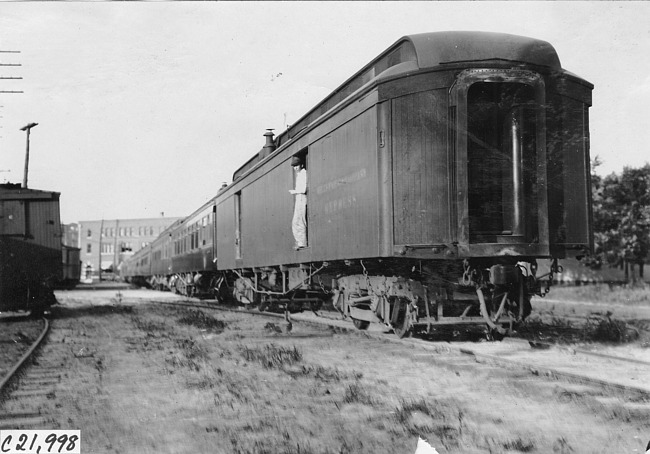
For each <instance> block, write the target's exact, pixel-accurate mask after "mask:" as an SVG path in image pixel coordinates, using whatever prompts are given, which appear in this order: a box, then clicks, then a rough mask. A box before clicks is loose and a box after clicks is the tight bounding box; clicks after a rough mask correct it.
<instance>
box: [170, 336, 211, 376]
mask: <svg viewBox="0 0 650 454" xmlns="http://www.w3.org/2000/svg"><path fill="white" fill-rule="evenodd" d="M175 344H176V347H177V348H178V349H179V350H180V351H179V352H172V353H171V354H170V355H169V356H168V357H167V358H166V359H165V362H166V363H167V364H169V365H170V366H172V367H175V368H178V367H181V368H187V369H190V370H193V371H196V372H198V371H200V370H201V367H202V365H203V364H204V363H205V361H206V360H207V359H208V354H207V352H206V350H205V348H203V347H202V346H201V345H199V344H197V343H196V341H195V340H194V339H178V340H176V342H175Z"/></svg>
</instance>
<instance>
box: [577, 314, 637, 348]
mask: <svg viewBox="0 0 650 454" xmlns="http://www.w3.org/2000/svg"><path fill="white" fill-rule="evenodd" d="M587 335H588V336H587V337H588V338H589V340H591V341H594V342H613V343H617V344H624V343H628V342H633V341H635V340H637V339H638V338H639V331H638V330H636V329H634V328H633V327H631V326H630V325H628V324H627V323H626V322H624V321H622V320H616V319H612V318H610V317H606V318H605V319H603V320H600V322H598V323H596V324H591V323H590V324H588V326H587Z"/></svg>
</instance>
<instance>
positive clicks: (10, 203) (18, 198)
mask: <svg viewBox="0 0 650 454" xmlns="http://www.w3.org/2000/svg"><path fill="white" fill-rule="evenodd" d="M61 257H62V252H61V219H60V214H59V193H58V192H49V191H39V190H34V189H23V188H21V187H20V185H13V184H5V185H0V311H16V310H26V311H29V310H31V311H39V312H40V311H42V310H44V309H45V308H47V307H48V306H49V305H51V304H52V303H53V302H54V301H55V300H54V294H53V292H52V289H53V288H54V286H55V285H56V284H57V283H59V282H61V280H62V277H63V276H62V266H61Z"/></svg>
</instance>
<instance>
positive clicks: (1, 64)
mask: <svg viewBox="0 0 650 454" xmlns="http://www.w3.org/2000/svg"><path fill="white" fill-rule="evenodd" d="M19 53H20V51H19V50H0V54H19ZM20 66H22V65H21V64H20V63H0V67H20ZM21 79H22V77H20V76H0V80H21ZM0 93H23V91H22V90H0Z"/></svg>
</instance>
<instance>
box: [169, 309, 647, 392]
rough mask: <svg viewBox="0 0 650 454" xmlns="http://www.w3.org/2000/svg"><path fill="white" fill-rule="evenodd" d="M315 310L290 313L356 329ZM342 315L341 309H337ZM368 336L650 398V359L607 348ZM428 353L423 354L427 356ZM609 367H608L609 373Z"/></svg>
mask: <svg viewBox="0 0 650 454" xmlns="http://www.w3.org/2000/svg"><path fill="white" fill-rule="evenodd" d="M163 304H168V305H175V306H186V307H192V308H205V309H213V310H219V311H229V312H238V313H246V314H251V315H255V316H264V317H272V318H276V319H277V318H284V317H285V316H284V315H283V314H278V313H270V312H259V311H258V310H257V309H251V310H243V311H242V310H241V309H238V308H229V307H224V306H220V305H217V304H211V303H209V302H206V301H202V302H193V301H188V300H186V301H183V302H164V303H163ZM321 314H323V315H321V316H317V315H314V314H312V313H298V314H292V315H291V321H292V322H303V323H311V324H320V325H327V326H330V327H334V328H336V329H337V330H340V331H348V332H357V333H361V332H360V331H359V330H357V329H356V328H354V327H353V326H352V325H351V323H350V322H347V321H343V320H340V319H339V318H338V317H336V316H335V315H334V314H332V315H331V316H330V315H329V314H327V313H322V312H321ZM337 315H338V314H337ZM362 333H363V334H364V335H365V336H368V337H373V338H376V339H378V340H382V341H388V342H391V343H395V344H402V345H405V346H408V347H409V348H418V349H423V350H427V351H429V352H435V353H438V355H436V357H435V362H436V363H441V364H443V366H448V367H450V368H452V369H455V370H456V369H458V370H469V369H472V368H473V369H485V370H490V369H491V368H496V369H495V372H496V371H497V370H498V369H508V370H511V371H517V370H518V371H520V372H522V373H523V374H525V375H527V376H528V377H529V378H535V377H537V379H540V380H545V381H547V382H548V381H549V380H550V381H556V382H557V381H564V382H567V383H569V384H579V385H582V386H588V387H592V388H594V389H598V390H601V391H603V392H604V393H606V394H611V393H612V392H615V393H617V394H619V395H622V396H626V397H627V398H630V399H632V400H633V401H635V402H638V401H643V402H645V401H648V402H650V378H647V377H650V362H648V361H643V360H638V359H633V358H625V357H620V356H616V355H610V354H603V353H600V352H593V351H588V350H584V349H579V348H574V347H571V346H560V345H555V344H551V343H547V342H539V341H528V340H525V339H516V338H506V340H504V341H503V342H483V343H478V342H454V343H449V342H431V341H428V340H425V339H420V338H405V339H398V338H396V337H395V336H392V335H390V334H386V333H385V332H381V331H362ZM426 355H429V356H430V353H427V354H421V355H420V354H418V355H417V356H418V357H420V358H424V357H425V356H426ZM605 372H607V373H605Z"/></svg>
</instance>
